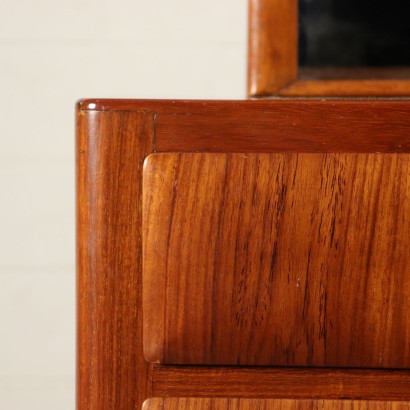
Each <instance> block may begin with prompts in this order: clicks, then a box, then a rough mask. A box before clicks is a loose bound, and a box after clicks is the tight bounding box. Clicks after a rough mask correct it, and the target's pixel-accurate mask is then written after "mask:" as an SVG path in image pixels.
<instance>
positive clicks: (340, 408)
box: [143, 397, 410, 410]
mask: <svg viewBox="0 0 410 410" xmlns="http://www.w3.org/2000/svg"><path fill="white" fill-rule="evenodd" d="M254 409H258V410H319V409H320V410H410V403H409V402H399V401H394V402H393V401H390V402H385V401H383V402H380V401H359V400H272V399H228V398H219V399H215V398H196V399H193V398H174V397H169V398H152V399H149V400H147V401H146V402H145V403H144V406H143V410H254Z"/></svg>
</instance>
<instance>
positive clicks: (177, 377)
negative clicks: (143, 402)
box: [152, 365, 410, 401]
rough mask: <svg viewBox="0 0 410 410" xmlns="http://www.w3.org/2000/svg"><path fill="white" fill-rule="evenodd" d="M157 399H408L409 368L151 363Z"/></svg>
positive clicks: (409, 393) (409, 395)
mask: <svg viewBox="0 0 410 410" xmlns="http://www.w3.org/2000/svg"><path fill="white" fill-rule="evenodd" d="M152 382H153V390H152V395H153V396H157V397H162V396H168V397H233V398H237V397H245V398H288V399H290V398H293V399H295V398H314V399H317V398H321V399H360V400H384V401H385V400H406V401H409V400H410V371H408V370H406V371H404V370H401V371H400V370H364V369H332V368H284V367H283V368H271V367H255V368H249V367H238V366H236V367H220V366H217V367H206V366H199V367H194V366H188V367H184V366H161V365H154V366H153V374H152Z"/></svg>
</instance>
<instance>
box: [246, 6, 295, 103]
mask: <svg viewBox="0 0 410 410" xmlns="http://www.w3.org/2000/svg"><path fill="white" fill-rule="evenodd" d="M297 12H298V8H297V2H296V1H283V0H249V23H248V36H249V39H248V43H249V45H248V94H249V95H250V96H264V95H269V94H271V90H280V89H282V88H283V87H286V86H287V85H288V84H291V83H293V82H294V81H295V80H296V79H297V74H298V68H297V65H298V62H297V52H298V51H297V47H295V44H297V37H298V29H297Z"/></svg>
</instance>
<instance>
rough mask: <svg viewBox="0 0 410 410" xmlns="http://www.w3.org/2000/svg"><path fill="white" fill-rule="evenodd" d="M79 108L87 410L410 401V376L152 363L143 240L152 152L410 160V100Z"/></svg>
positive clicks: (82, 383) (95, 102)
mask: <svg viewBox="0 0 410 410" xmlns="http://www.w3.org/2000/svg"><path fill="white" fill-rule="evenodd" d="M77 110H78V111H77V135H78V142H77V221H78V222H77V271H78V356H77V357H78V360H77V363H78V372H77V374H78V377H77V408H78V409H79V410H85V409H87V410H97V409H98V410H100V409H116V410H117V409H121V410H130V409H133V410H134V409H136V408H140V406H141V405H142V402H143V401H144V400H145V399H146V398H148V397H150V396H152V395H157V396H162V395H169V394H171V395H174V396H187V395H188V396H195V395H205V396H210V395H213V394H215V395H216V396H217V395H219V396H221V394H222V395H223V396H225V397H226V396H228V395H229V394H235V395H236V396H241V397H244V396H247V395H248V396H250V397H255V398H257V397H266V396H267V395H270V397H283V396H284V395H287V397H288V398H289V397H292V395H294V397H305V398H306V397H310V398H317V397H324V398H326V397H328V398H340V397H344V398H362V399H380V400H382V399H385V400H406V399H407V400H408V399H409V397H410V393H409V392H410V384H409V383H410V373H409V372H408V371H401V372H397V371H392V372H391V371H383V372H381V371H376V370H374V371H370V372H369V373H366V374H364V373H363V370H355V369H352V370H348V371H347V370H346V371H342V373H339V371H336V370H332V372H333V373H329V372H328V370H324V373H320V372H322V370H321V369H291V370H288V369H271V368H263V369H253V370H252V369H247V368H238V367H235V368H219V367H218V368H206V367H172V366H156V365H151V364H148V363H146V362H145V361H144V360H143V353H142V326H141V324H142V322H141V239H140V227H141V208H140V201H141V193H142V191H141V185H140V182H141V177H142V163H143V160H144V159H145V157H146V156H147V155H148V154H149V153H151V152H153V151H156V152H170V151H177V152H197V151H201V152H233V151H236V152H238V151H240V152H248V153H251V152H385V153H388V152H391V153H396V152H397V153H399V152H410V124H409V119H408V118H409V117H408V113H409V111H410V101H409V100H405V99H403V100H380V101H378V100H375V101H352V100H346V101H341V100H326V101H320V100H292V101H288V100H265V101H235V102H227V101H150V100H99V99H91V100H85V101H81V102H80V103H79V104H78V109H77ZM205 125H206V126H205ZM317 372H319V373H317ZM319 374H321V376H320V375H319ZM332 375H333V376H332ZM264 380H266V383H264V382H263V381H264ZM321 386H325V388H324V389H322V388H321ZM178 392H179V393H178ZM174 393H175V394H174Z"/></svg>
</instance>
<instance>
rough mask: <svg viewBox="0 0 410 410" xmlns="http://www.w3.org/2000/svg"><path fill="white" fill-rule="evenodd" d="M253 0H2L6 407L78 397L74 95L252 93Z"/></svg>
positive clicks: (0, 212) (0, 394)
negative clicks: (248, 76) (248, 87)
mask: <svg viewBox="0 0 410 410" xmlns="http://www.w3.org/2000/svg"><path fill="white" fill-rule="evenodd" d="M246 3H247V1H246V0H207V1H199V0H148V1H147V0H144V1H143V0H116V1H113V0H112V1H108V0H81V1H80V0H59V1H55V0H20V1H16V0H0V97H1V98H0V142H1V144H0V195H1V196H0V409H7V410H20V409H24V410H27V409H39V410H40V409H41V410H49V409H53V410H65V409H71V410H73V409H74V370H75V273H74V104H75V101H76V100H77V99H79V98H82V97H118V98H195V99H198V98H200V99H202V98H209V99H231V98H232V99H234V98H243V97H244V96H245V83H246V81H245V72H246V29H247V28H246V18H247V5H246Z"/></svg>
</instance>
